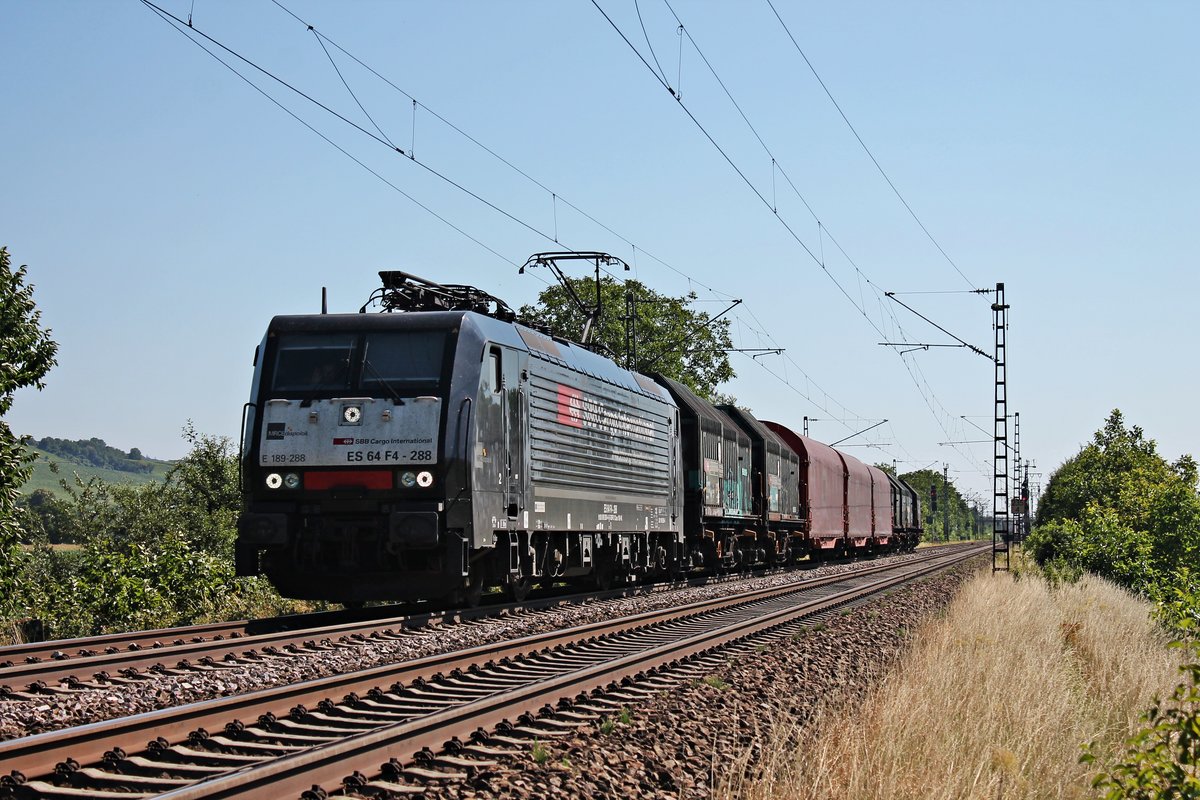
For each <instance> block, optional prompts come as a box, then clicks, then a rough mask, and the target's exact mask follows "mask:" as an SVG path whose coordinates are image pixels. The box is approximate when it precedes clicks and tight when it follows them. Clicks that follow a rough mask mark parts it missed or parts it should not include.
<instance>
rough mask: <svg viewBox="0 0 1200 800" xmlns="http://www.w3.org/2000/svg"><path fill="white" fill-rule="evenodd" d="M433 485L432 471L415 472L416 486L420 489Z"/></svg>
mask: <svg viewBox="0 0 1200 800" xmlns="http://www.w3.org/2000/svg"><path fill="white" fill-rule="evenodd" d="M432 485H433V473H432V472H429V471H425V472H418V473H417V486H420V487H421V488H422V489H428V488H429V487H430V486H432Z"/></svg>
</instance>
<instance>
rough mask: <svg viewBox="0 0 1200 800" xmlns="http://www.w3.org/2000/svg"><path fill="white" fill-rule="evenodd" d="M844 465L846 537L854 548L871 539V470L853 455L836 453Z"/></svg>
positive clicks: (863, 544) (857, 548)
mask: <svg viewBox="0 0 1200 800" xmlns="http://www.w3.org/2000/svg"><path fill="white" fill-rule="evenodd" d="M838 456H840V457H841V459H842V463H844V464H845V465H846V538H847V540H849V544H850V546H851V547H853V548H854V549H855V550H861V549H865V548H866V546H867V545H868V544H869V543H870V541H871V533H872V531H871V518H872V516H873V514H872V513H871V512H872V510H873V505H872V501H871V471H870V470H869V469H868V468H867V465H866V464H864V463H863V462H861V461H859V460H858V459H857V458H855V457H854V456H849V455H846V454H845V453H841V452H839V453H838Z"/></svg>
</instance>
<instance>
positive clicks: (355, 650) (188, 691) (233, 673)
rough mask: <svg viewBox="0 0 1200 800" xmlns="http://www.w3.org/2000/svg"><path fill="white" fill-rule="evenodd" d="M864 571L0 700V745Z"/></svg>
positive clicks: (774, 579) (685, 592) (434, 631)
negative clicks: (194, 703) (563, 629)
mask: <svg viewBox="0 0 1200 800" xmlns="http://www.w3.org/2000/svg"><path fill="white" fill-rule="evenodd" d="M914 557H916V556H915V555H913V554H907V555H898V556H889V557H886V558H879V559H876V560H874V561H871V562H867V564H871V565H875V564H886V563H893V562H900V561H904V560H908V559H912V558H914ZM861 566H864V564H862V563H856V564H827V565H822V566H820V567H816V568H811V569H807V570H803V571H792V572H786V573H775V574H771V575H766V576H763V577H758V578H749V579H746V580H739V581H728V582H722V583H716V584H710V585H707V586H697V587H688V588H681V589H664V590H662V591H658V592H655V593H653V594H647V595H643V596H640V597H629V598H623V599H619V600H605V601H598V602H594V603H587V604H582V605H568V606H563V607H560V608H556V609H551V610H548V611H538V612H530V613H522V614H517V615H512V616H502V617H491V618H487V619H484V620H478V621H474V622H466V623H461V624H452V625H444V626H435V627H427V628H424V629H421V630H419V631H415V632H412V633H410V634H409V635H406V636H404V637H403V638H400V639H395V640H374V639H368V640H366V641H365V642H361V643H355V644H354V645H352V646H346V647H339V648H337V649H335V650H326V651H322V652H318V653H308V654H305V653H302V654H297V655H282V656H280V657H278V658H268V659H266V660H263V661H258V662H255V663H254V664H251V665H239V666H232V667H230V668H222V669H216V670H211V671H205V672H194V673H188V674H185V675H151V676H150V679H149V680H146V681H140V682H137V683H133V684H128V685H113V686H111V687H105V688H103V689H82V690H78V691H72V692H70V693H68V694H45V695H42V696H39V697H38V698H37V699H35V700H0V741H3V740H6V739H14V738H18V737H22V736H29V735H32V734H35V733H42V732H44V731H51V730H58V729H62V728H69V727H74V726H77V725H84V724H86V723H89V722H97V721H100V720H105V719H112V718H114V717H121V716H129V715H132V714H138V713H142V712H146V711H153V710H155V709H160V708H167V707H171V706H178V705H183V704H186V703H193V702H197V701H200V700H208V699H211V698H214V697H223V696H228V695H235V694H243V693H246V692H251V691H257V690H260V689H266V688H270V687H274V686H283V685H286V684H291V683H298V682H300V681H306V680H312V679H314V678H321V677H325V676H329V675H334V674H343V673H347V672H351V671H354V670H360V669H367V668H369V667H375V666H380V665H383V664H393V663H397V662H401V661H408V660H411V659H414V658H421V657H424V656H430V655H435V654H439V653H446V652H450V651H453V650H461V649H465V648H468V647H474V646H477V645H481V644H488V643H491V642H498V641H505V640H509V639H515V638H518V637H521V636H528V635H531V634H536V633H543V632H546V631H551V630H556V629H559V628H566V627H570V626H574V625H582V624H585V623H588V622H594V621H598V620H604V619H611V618H614V617H620V616H626V615H630V614H637V613H641V612H644V611H651V610H655V609H661V608H666V607H669V606H673V605H681V604H685V603H690V602H695V601H698V600H704V599H709V598H713V597H718V596H722V595H728V594H733V593H735V592H739V591H743V590H746V589H748V588H765V587H769V586H778V585H781V584H785V583H792V582H797V581H801V580H804V579H807V578H812V577H820V576H823V575H830V574H839V573H844V572H850V571H853V570H855V569H858V568H860V567H861ZM247 647H248V648H250V647H253V643H252V642H248V643H247ZM81 677H82V676H81ZM14 688H23V687H14Z"/></svg>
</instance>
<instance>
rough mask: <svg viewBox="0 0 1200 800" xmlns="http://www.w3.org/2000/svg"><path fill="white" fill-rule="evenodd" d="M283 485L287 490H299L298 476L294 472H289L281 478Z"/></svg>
mask: <svg viewBox="0 0 1200 800" xmlns="http://www.w3.org/2000/svg"><path fill="white" fill-rule="evenodd" d="M283 485H284V486H286V487H287V488H289V489H299V488H300V476H299V475H297V474H296V473H294V472H289V473H288V474H286V475H284V476H283Z"/></svg>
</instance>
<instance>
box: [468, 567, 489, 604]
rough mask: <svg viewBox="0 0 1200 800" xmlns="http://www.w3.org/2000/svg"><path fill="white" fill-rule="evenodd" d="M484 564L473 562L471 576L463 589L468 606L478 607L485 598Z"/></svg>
mask: <svg viewBox="0 0 1200 800" xmlns="http://www.w3.org/2000/svg"><path fill="white" fill-rule="evenodd" d="M483 583H484V580H483V565H481V564H472V565H471V576H470V578H469V579H468V580H467V586H466V588H465V589H463V603H464V604H465V605H466V606H467V608H478V607H479V602H480V600H482V599H483Z"/></svg>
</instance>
